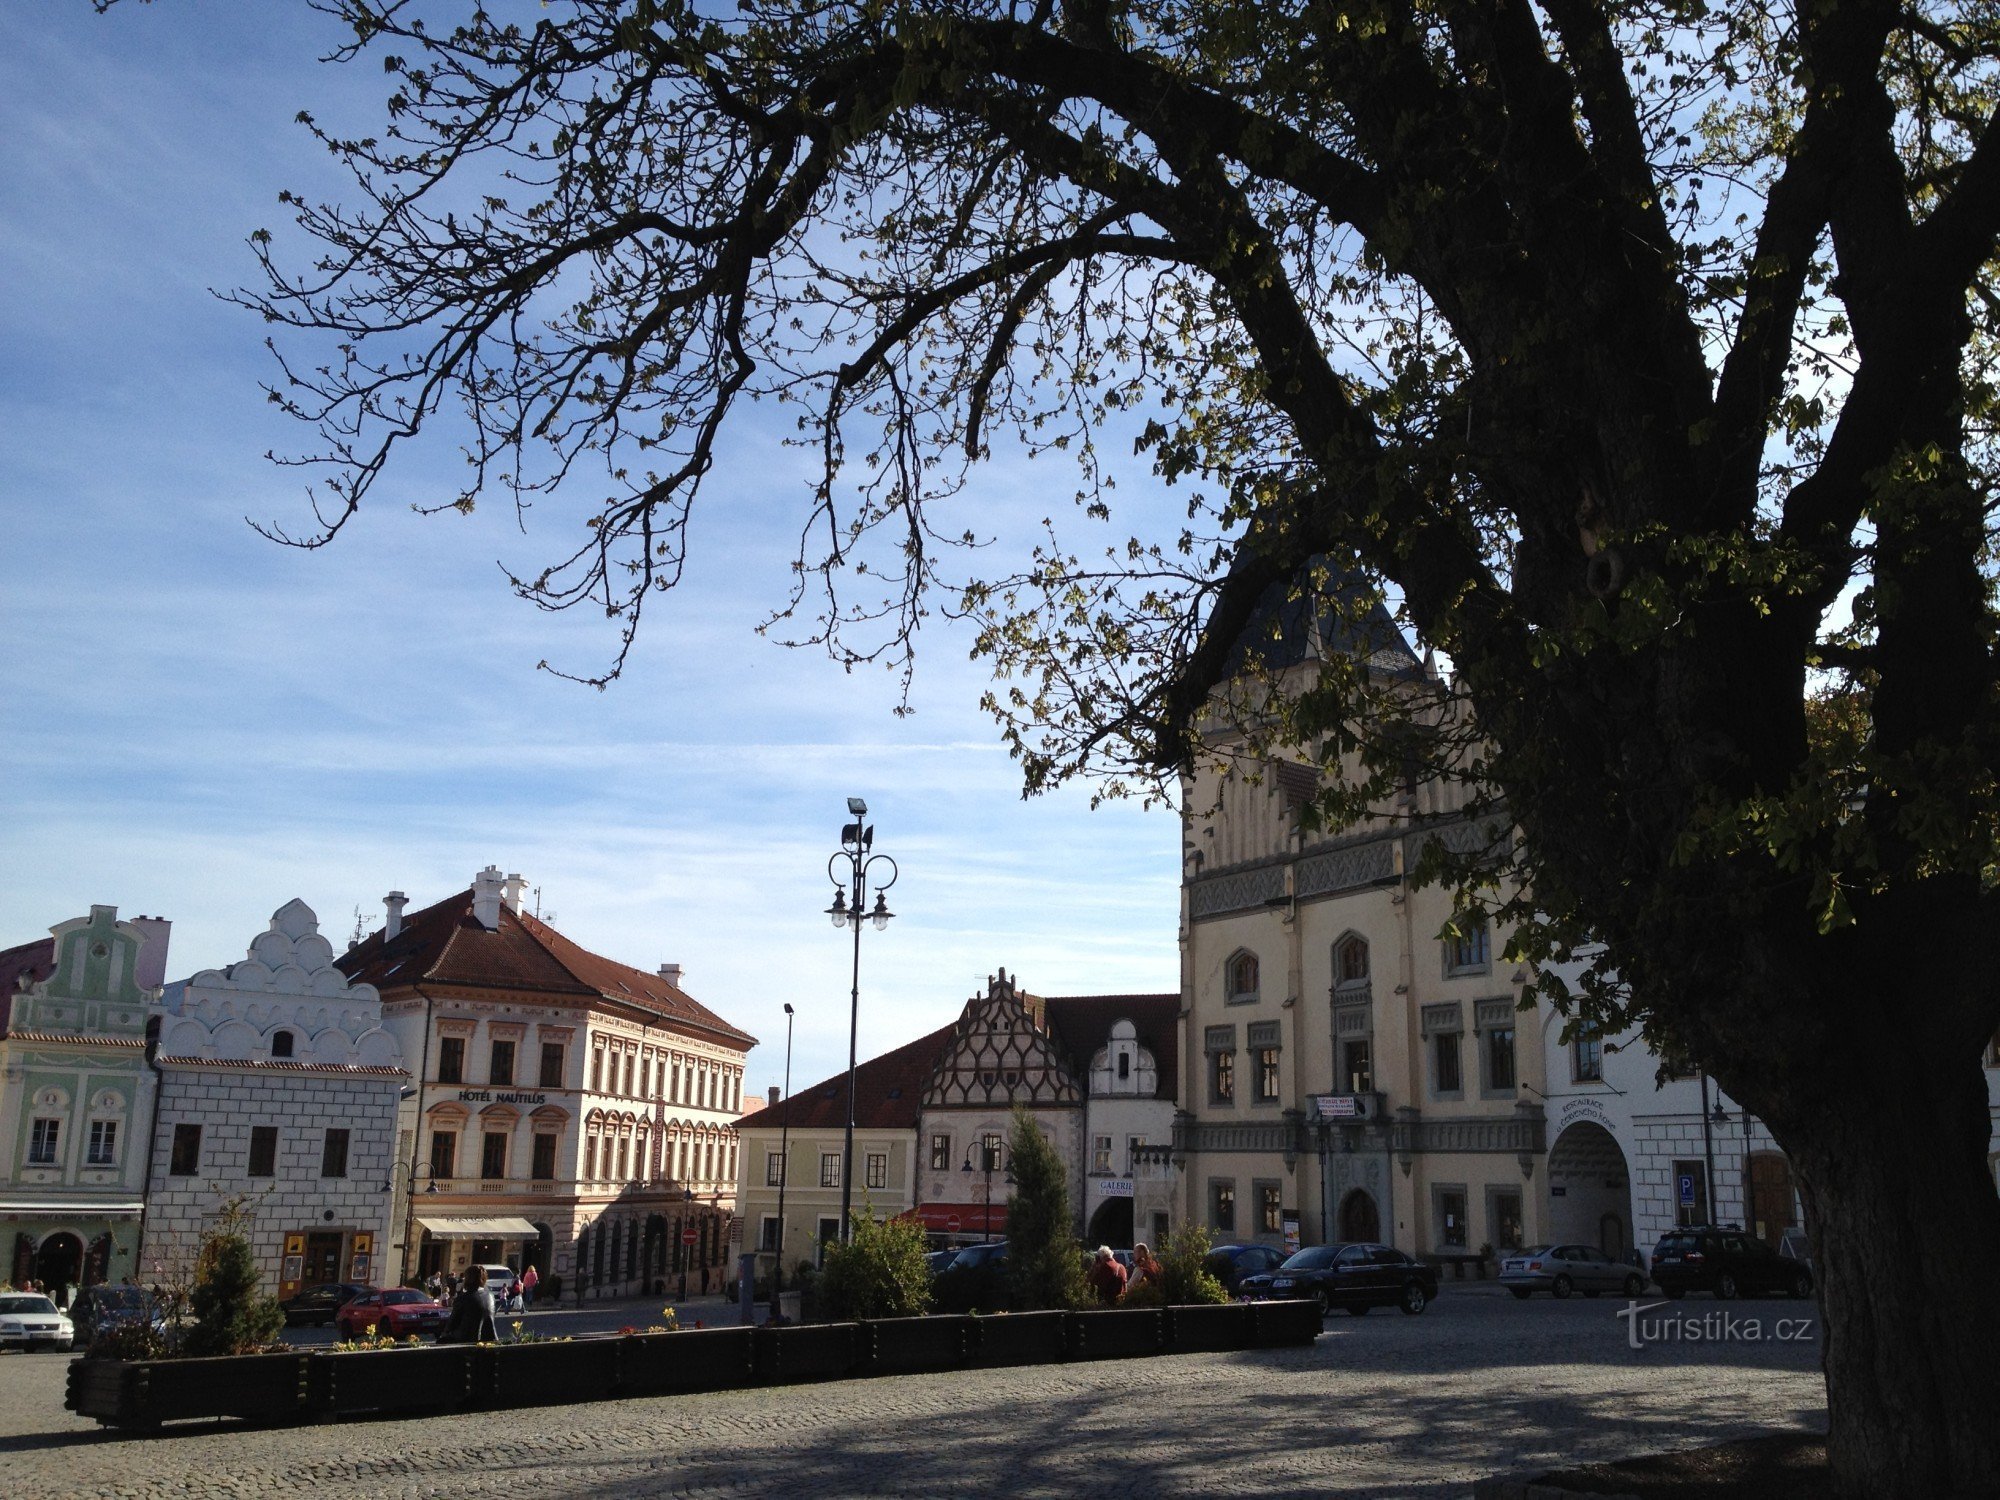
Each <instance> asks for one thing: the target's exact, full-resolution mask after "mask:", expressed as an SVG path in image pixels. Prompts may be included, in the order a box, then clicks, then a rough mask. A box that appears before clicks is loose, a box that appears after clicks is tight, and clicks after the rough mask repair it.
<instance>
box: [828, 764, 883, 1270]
mask: <svg viewBox="0 0 2000 1500" xmlns="http://www.w3.org/2000/svg"><path fill="white" fill-rule="evenodd" d="M847 811H848V814H849V816H851V817H852V818H853V819H854V821H853V822H852V823H846V824H843V825H842V826H841V830H840V848H839V850H838V851H836V852H835V853H834V854H833V855H832V856H831V857H830V858H828V860H827V862H826V877H827V879H829V880H831V881H832V882H833V905H831V906H829V907H828V908H827V909H826V914H827V915H828V916H829V917H831V918H833V925H834V926H835V927H852V928H853V929H854V977H853V983H852V985H851V987H850V989H849V991H848V1017H847V1139H846V1144H845V1145H844V1146H843V1148H842V1150H841V1157H840V1240H841V1243H842V1244H846V1243H847V1241H848V1240H849V1239H851V1238H852V1237H853V1234H854V1059H855V1046H856V1043H857V1041H858V1040H859V1038H860V1033H861V922H862V916H863V914H864V913H866V915H867V918H868V920H870V921H872V922H873V923H874V924H875V930H876V931H877V932H880V931H881V930H882V929H883V928H885V927H887V926H888V925H889V918H891V917H893V916H894V915H895V913H894V912H892V911H890V910H889V903H888V902H887V900H886V899H885V898H884V896H883V892H885V891H887V890H888V889H889V887H890V886H892V885H894V884H895V883H896V873H897V872H896V862H895V861H894V860H893V859H891V858H889V856H888V855H886V854H874V853H871V852H870V850H871V849H872V848H873V847H874V843H875V830H874V829H873V828H871V827H869V826H868V825H867V823H866V822H865V821H864V820H865V819H866V818H867V816H868V804H867V803H866V802H864V801H862V800H861V799H860V798H859V797H849V798H848V799H847ZM877 865H883V866H886V867H887V868H888V872H889V878H888V879H886V880H880V879H878V880H876V882H875V905H874V908H873V909H872V910H871V909H870V908H869V906H868V882H869V879H870V875H871V872H872V871H874V869H875V867H876V866H877ZM836 870H839V871H840V873H839V874H835V873H834V872H835V871H836ZM850 892H851V893H852V896H853V900H852V902H851V903H850V901H849V899H848V897H849V894H850Z"/></svg>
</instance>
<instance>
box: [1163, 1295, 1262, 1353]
mask: <svg viewBox="0 0 2000 1500" xmlns="http://www.w3.org/2000/svg"><path fill="white" fill-rule="evenodd" d="M1166 1313H1167V1347H1168V1348H1169V1349H1171V1350H1172V1351H1173V1352H1174V1353H1176V1354H1203V1353H1212V1352H1217V1351H1221V1350H1228V1349H1249V1348H1253V1347H1255V1340H1256V1336H1257V1312H1256V1309H1255V1308H1253V1307H1252V1306H1250V1304H1249V1303H1247V1302H1225V1303H1221V1304H1217V1305H1213V1306H1204V1305H1200V1304H1194V1305H1185V1304H1184V1305H1182V1306H1178V1307H1169V1308H1168V1309H1166Z"/></svg>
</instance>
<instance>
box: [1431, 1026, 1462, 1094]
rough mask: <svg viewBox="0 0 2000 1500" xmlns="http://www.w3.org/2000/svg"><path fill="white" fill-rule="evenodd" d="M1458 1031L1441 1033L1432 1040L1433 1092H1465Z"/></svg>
mask: <svg viewBox="0 0 2000 1500" xmlns="http://www.w3.org/2000/svg"><path fill="white" fill-rule="evenodd" d="M1460 1039H1461V1034H1460V1033H1459V1032H1456V1031H1440V1032H1438V1033H1437V1034H1436V1035H1435V1036H1433V1037H1432V1038H1431V1092H1432V1093H1434V1094H1459V1093H1463V1092H1464V1091H1465V1075H1464V1073H1463V1072H1462V1071H1461V1070H1460V1066H1459V1056H1458V1050H1459V1041H1460Z"/></svg>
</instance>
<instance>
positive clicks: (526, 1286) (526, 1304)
mask: <svg viewBox="0 0 2000 1500" xmlns="http://www.w3.org/2000/svg"><path fill="white" fill-rule="evenodd" d="M541 1284H542V1273H541V1272H540V1271H537V1270H536V1269H535V1268H534V1267H533V1266H532V1265H531V1266H529V1267H528V1269H527V1270H525V1271H523V1272H522V1273H521V1311H522V1312H526V1311H528V1309H530V1308H531V1307H533V1306H534V1305H535V1288H536V1287H538V1286H540V1285H541Z"/></svg>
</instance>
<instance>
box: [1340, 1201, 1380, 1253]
mask: <svg viewBox="0 0 2000 1500" xmlns="http://www.w3.org/2000/svg"><path fill="white" fill-rule="evenodd" d="M1340 1237H1341V1238H1342V1239H1343V1240H1347V1241H1350V1242H1352V1241H1356V1240H1359V1241H1361V1242H1362V1243H1364V1244H1372V1243H1374V1242H1375V1241H1377V1240H1379V1239H1381V1238H1382V1215H1381V1212H1380V1211H1379V1210H1378V1209H1377V1208H1376V1207H1375V1199H1374V1197H1373V1196H1372V1195H1371V1194H1370V1193H1369V1192H1368V1191H1367V1190H1366V1189H1365V1188H1356V1189H1355V1190H1354V1191H1353V1192H1351V1193H1349V1194H1348V1195H1347V1196H1346V1197H1345V1198H1343V1199H1341V1200H1340Z"/></svg>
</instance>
